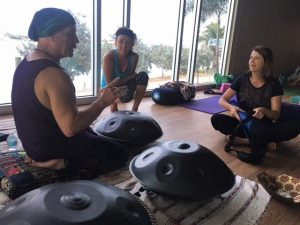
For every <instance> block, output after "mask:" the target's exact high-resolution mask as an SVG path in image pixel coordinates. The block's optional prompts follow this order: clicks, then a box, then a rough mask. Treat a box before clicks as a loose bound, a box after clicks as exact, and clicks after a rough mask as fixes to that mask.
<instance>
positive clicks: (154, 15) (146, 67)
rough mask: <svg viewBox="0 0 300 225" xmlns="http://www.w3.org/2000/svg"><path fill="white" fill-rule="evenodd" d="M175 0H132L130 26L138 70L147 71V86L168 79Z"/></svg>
mask: <svg viewBox="0 0 300 225" xmlns="http://www.w3.org/2000/svg"><path fill="white" fill-rule="evenodd" d="M179 3H180V1H179V0H132V1H131V12H130V27H131V28H132V29H133V30H134V32H136V34H137V36H138V42H137V45H136V46H135V50H136V52H137V53H138V54H139V55H140V62H139V64H138V68H137V69H138V70H143V71H146V72H148V73H149V77H150V80H149V85H148V89H154V88H156V87H158V86H159V85H160V84H164V83H166V82H167V81H171V80H172V60H173V54H174V47H175V41H176V32H177V18H178V10H179Z"/></svg>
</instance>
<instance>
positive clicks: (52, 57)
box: [34, 48, 60, 65]
mask: <svg viewBox="0 0 300 225" xmlns="http://www.w3.org/2000/svg"><path fill="white" fill-rule="evenodd" d="M34 50H35V51H38V52H41V53H43V54H44V55H46V56H48V57H49V58H50V59H52V60H53V61H55V62H56V63H57V64H58V65H60V62H59V60H58V59H57V58H55V57H54V56H53V55H51V54H50V53H48V52H45V51H43V50H41V49H38V48H35V49H34Z"/></svg>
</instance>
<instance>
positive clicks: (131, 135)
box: [94, 110, 163, 144]
mask: <svg viewBox="0 0 300 225" xmlns="http://www.w3.org/2000/svg"><path fill="white" fill-rule="evenodd" d="M94 129H95V131H96V132H97V133H98V134H100V135H103V136H105V137H108V138H110V139H113V140H115V141H118V142H125V143H143V144H144V143H150V142H152V141H155V140H156V139H158V138H160V137H161V136H162V134H163V132H162V129H161V127H160V126H159V124H158V123H157V122H156V121H155V120H154V119H153V118H152V117H150V116H148V115H146V114H144V113H141V112H135V111H130V110H122V111H116V112H113V113H111V114H109V115H108V116H106V117H104V118H102V119H101V120H99V121H98V122H97V123H96V124H95V128H94Z"/></svg>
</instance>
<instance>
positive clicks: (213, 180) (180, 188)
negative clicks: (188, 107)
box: [129, 140, 235, 200]
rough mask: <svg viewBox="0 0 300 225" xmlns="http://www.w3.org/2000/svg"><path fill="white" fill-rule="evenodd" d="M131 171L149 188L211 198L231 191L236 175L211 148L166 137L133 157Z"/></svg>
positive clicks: (180, 196) (191, 197)
mask: <svg viewBox="0 0 300 225" xmlns="http://www.w3.org/2000/svg"><path fill="white" fill-rule="evenodd" d="M129 169H130V172H131V174H132V175H133V176H134V177H135V178H136V179H137V180H138V181H139V182H141V183H142V184H143V185H144V186H145V187H146V189H148V190H151V191H153V192H156V193H160V194H165V195H167V196H168V197H172V198H177V199H186V200H209V199H211V198H213V197H216V196H218V195H221V194H223V193H225V192H227V191H229V190H230V189H231V188H232V187H233V185H234V183H235V176H234V174H233V173H232V171H231V170H230V169H229V168H228V167H227V166H226V164H225V163H224V162H223V161H222V160H221V159H220V158H219V157H218V156H217V155H215V154H214V153H213V152H212V151H210V150H209V149H207V148H205V147H204V146H201V145H199V144H196V143H194V142H191V141H181V140H172V141H166V142H163V143H160V144H157V145H154V146H151V147H150V148H148V149H146V150H145V151H143V152H142V153H141V154H140V155H138V156H136V157H135V158H133V159H132V161H131V162H130V165H129Z"/></svg>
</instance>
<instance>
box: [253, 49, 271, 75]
mask: <svg viewBox="0 0 300 225" xmlns="http://www.w3.org/2000/svg"><path fill="white" fill-rule="evenodd" d="M252 51H256V52H258V53H259V54H260V55H261V56H262V57H263V59H264V68H263V78H264V79H265V80H268V79H269V78H272V77H273V52H272V50H271V49H270V48H268V47H264V46H255V47H254V48H253V49H252Z"/></svg>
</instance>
